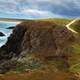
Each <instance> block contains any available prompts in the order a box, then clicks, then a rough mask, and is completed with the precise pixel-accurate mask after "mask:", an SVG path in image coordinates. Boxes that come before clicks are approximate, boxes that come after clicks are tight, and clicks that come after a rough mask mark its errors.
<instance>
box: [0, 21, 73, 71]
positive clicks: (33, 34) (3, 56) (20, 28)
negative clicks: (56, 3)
mask: <svg viewBox="0 0 80 80" xmlns="http://www.w3.org/2000/svg"><path fill="white" fill-rule="evenodd" d="M74 39H75V38H74V35H73V33H72V32H70V31H69V30H68V29H67V28H66V27H65V26H61V25H58V24H56V23H53V22H50V21H25V22H22V23H21V24H18V25H16V27H15V28H14V29H13V32H12V34H11V35H10V37H9V38H8V40H7V42H6V44H5V45H3V46H2V47H1V48H0V71H1V72H3V71H4V72H5V70H6V69H7V70H10V69H11V66H16V64H17V61H18V60H20V59H21V60H22V59H23V58H24V57H26V56H27V55H28V54H30V55H34V56H35V57H36V58H40V59H41V60H42V61H48V60H62V61H63V62H64V63H65V65H66V67H69V64H68V57H69V56H70V50H69V47H70V46H71V45H72V43H73V42H74ZM14 58H15V59H14ZM13 59H14V60H13ZM15 60H16V62H15ZM5 65H8V66H5ZM12 68H15V67H12Z"/></svg>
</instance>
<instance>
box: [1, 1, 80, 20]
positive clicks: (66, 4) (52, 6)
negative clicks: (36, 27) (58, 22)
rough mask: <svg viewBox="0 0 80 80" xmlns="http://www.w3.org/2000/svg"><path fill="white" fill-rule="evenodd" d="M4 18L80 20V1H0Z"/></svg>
mask: <svg viewBox="0 0 80 80" xmlns="http://www.w3.org/2000/svg"><path fill="white" fill-rule="evenodd" d="M0 17H3V18H23V19H34V18H79V17H80V0H0Z"/></svg>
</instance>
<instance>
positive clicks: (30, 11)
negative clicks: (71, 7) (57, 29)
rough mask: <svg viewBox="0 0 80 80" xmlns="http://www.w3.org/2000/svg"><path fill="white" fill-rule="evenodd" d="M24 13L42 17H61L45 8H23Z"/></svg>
mask: <svg viewBox="0 0 80 80" xmlns="http://www.w3.org/2000/svg"><path fill="white" fill-rule="evenodd" d="M22 13H23V14H26V15H27V14H28V15H31V16H39V17H41V18H43V17H45V18H52V17H61V16H60V15H56V14H53V13H52V12H50V11H43V10H42V11H41V10H38V9H24V10H22Z"/></svg>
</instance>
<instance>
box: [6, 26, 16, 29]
mask: <svg viewBox="0 0 80 80" xmlns="http://www.w3.org/2000/svg"><path fill="white" fill-rule="evenodd" d="M14 28H15V26H12V27H8V28H6V29H14Z"/></svg>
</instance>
